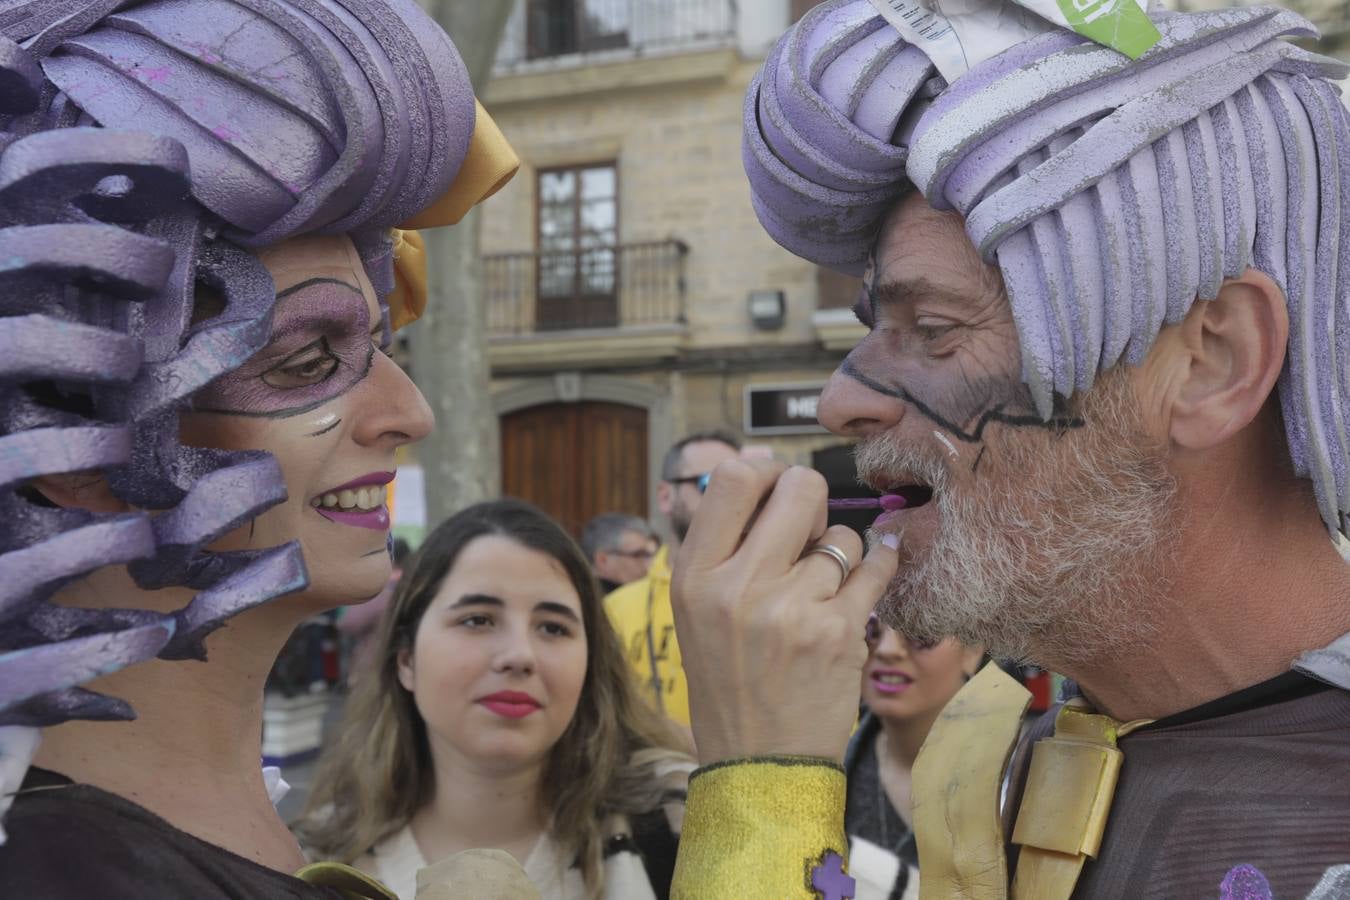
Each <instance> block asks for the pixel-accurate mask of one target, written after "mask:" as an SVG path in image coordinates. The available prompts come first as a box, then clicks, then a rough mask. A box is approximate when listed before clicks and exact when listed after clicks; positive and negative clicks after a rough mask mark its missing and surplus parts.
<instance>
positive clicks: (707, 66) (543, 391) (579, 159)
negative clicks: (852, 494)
mask: <svg viewBox="0 0 1350 900" xmlns="http://www.w3.org/2000/svg"><path fill="white" fill-rule="evenodd" d="M559 6H560V5H559V4H557V3H539V4H536V3H533V2H529V0H522V2H521V3H520V5H519V7H518V8H517V11H516V13H515V15H514V16H513V19H512V21H511V23H510V25H509V26H508V29H507V34H506V37H505V39H504V41H503V43H502V46H501V48H500V50H499V53H498V66H497V69H496V71H495V72H494V76H493V79H492V81H491V82H490V84H489V85H488V87H487V90H486V94H485V97H484V102H485V103H486V105H487V106H488V108H489V109H491V110H492V114H493V117H494V118H495V119H496V121H497V122H498V123H499V124H500V126H501V128H502V130H503V131H504V132H505V134H506V136H507V137H508V138H509V139H510V141H511V143H512V145H513V146H514V147H515V148H516V149H517V151H518V152H519V154H520V156H521V158H522V160H523V163H524V164H523V166H522V168H521V172H520V174H519V175H518V176H517V177H516V178H515V180H514V181H513V182H511V183H510V184H509V185H507V186H506V188H504V189H503V190H502V192H501V193H500V194H499V195H497V196H496V197H494V199H493V202H492V203H489V204H487V205H486V206H485V207H484V208H483V211H482V216H481V220H480V222H481V232H480V251H481V254H482V265H483V269H482V272H483V281H484V288H485V293H486V302H487V304H488V313H487V315H488V327H489V347H490V360H491V365H492V374H493V393H494V403H495V406H496V409H497V411H498V413H499V415H500V416H501V419H500V421H501V426H502V448H503V450H502V456H503V472H502V475H503V489H504V491H505V492H506V493H509V494H515V495H518V496H524V497H526V498H527V499H531V500H534V501H536V502H539V503H541V505H544V506H545V508H547V509H549V510H550V511H551V512H553V513H554V514H555V515H558V516H559V517H560V518H562V519H563V520H564V521H565V522H567V523H568V524H569V525H571V526H572V527H574V528H575V527H579V523H581V522H582V521H584V519H585V518H587V517H588V516H589V515H591V514H593V513H596V512H602V511H606V510H608V509H619V510H622V511H626V512H634V513H637V514H640V515H649V514H652V513H654V511H655V503H654V498H655V488H656V483H657V481H658V480H659V476H660V460H661V457H662V455H663V454H664V452H665V449H666V448H667V447H668V446H669V444H670V443H671V442H672V441H674V440H675V439H677V438H678V437H680V436H681V435H683V434H686V433H689V432H692V431H700V430H707V429H722V430H725V431H729V432H731V433H733V434H735V435H737V436H738V437H740V438H742V439H743V440H745V441H747V442H749V443H752V444H754V445H758V446H759V447H760V448H761V451H762V452H765V453H772V454H773V455H774V456H775V457H777V458H779V459H783V460H786V461H788V462H793V463H804V464H811V462H812V459H813V455H814V454H816V453H818V452H819V451H821V450H823V449H825V448H829V447H836V446H838V445H839V444H840V441H839V440H838V439H837V438H835V437H833V436H831V435H829V434H827V433H825V432H823V431H821V430H819V429H812V428H811V427H810V422H809V421H806V420H803V419H804V417H803V416H800V415H799V416H797V418H796V419H794V420H793V421H792V422H790V423H788V424H787V425H786V427H782V428H780V429H775V430H773V431H772V432H770V433H758V430H757V429H755V430H754V431H755V433H748V432H747V428H746V409H745V403H746V389H747V387H748V386H755V387H761V388H762V387H766V386H769V387H772V386H784V385H786V386H791V390H792V391H794V392H795V394H794V397H795V400H794V409H793V411H794V412H797V413H802V412H805V411H808V410H809V409H810V408H813V401H811V400H810V398H809V394H810V393H811V391H812V390H813V389H815V388H818V387H819V386H820V385H822V384H823V382H824V380H825V379H826V378H827V377H828V376H829V374H830V372H831V371H832V370H833V369H834V367H835V366H836V365H838V363H839V361H840V359H842V357H843V353H844V352H845V351H846V350H847V349H848V348H850V347H851V346H852V345H853V343H855V342H856V340H857V339H858V338H859V337H860V336H861V334H862V329H861V327H860V326H858V325H857V323H856V322H855V320H854V318H853V315H852V313H851V312H850V311H849V310H848V307H849V306H850V305H851V304H852V302H853V300H854V297H855V295H856V289H857V288H856V286H855V285H852V284H850V283H849V282H848V280H847V279H842V278H839V277H838V276H832V275H830V274H828V273H822V272H821V271H820V270H818V269H817V267H816V266H814V265H811V264H809V263H806V262H804V261H802V260H800V259H797V258H796V257H794V256H792V255H791V254H789V253H788V252H787V251H785V250H783V249H781V248H780V247H778V246H777V245H776V244H774V243H773V241H772V240H770V239H769V237H768V236H767V235H766V234H765V233H764V231H763V229H761V227H760V226H759V223H758V222H757V220H756V218H755V214H754V211H753V210H752V209H751V206H750V194H749V188H748V185H747V182H746V179H745V175H744V172H743V169H742V166H741V157H740V141H741V118H742V105H743V101H744V97H745V92H746V87H747V85H748V84H749V82H750V80H751V78H752V76H753V75H754V73H755V71H756V70H757V68H758V67H759V65H760V63H761V62H762V60H763V55H764V53H765V51H766V50H767V48H768V46H769V44H770V43H771V41H772V39H773V38H774V37H776V36H777V35H778V34H779V33H781V32H782V30H783V29H784V28H786V27H787V24H788V22H789V20H790V17H791V16H792V15H793V14H794V10H793V8H792V4H791V3H789V2H787V0H757V2H755V3H753V4H750V3H744V2H741V3H733V2H731V0H674V2H658V0H636V2H634V0H629V2H625V3H622V4H606V3H604V2H598V3H597V2H586V3H582V2H576V3H573V4H562V6H571V7H572V8H573V9H576V8H578V7H580V8H590V9H591V10H592V13H593V14H594V15H596V16H597V17H598V18H599V19H600V21H598V22H593V23H590V24H586V23H582V24H581V25H577V24H576V23H566V24H565V26H564V28H563V29H562V33H558V32H556V31H555V32H551V33H550V32H549V31H548V29H547V27H545V26H544V25H541V22H542V21H546V18H543V16H544V14H547V13H552V14H553V15H554V16H555V18H556V16H557V10H558V8H559ZM607 6H622V7H623V11H622V13H621V14H620V15H618V16H617V17H616V19H612V20H605V18H604V13H605V10H606V7H607ZM532 12H533V13H534V14H535V16H536V18H533V19H532V17H531V13H532ZM606 27H608V28H610V29H611V30H612V31H611V32H610V33H608V34H606V33H605V29H606ZM615 32H617V33H615ZM597 33H598V36H597ZM588 41H589V42H590V44H591V46H590V47H586V46H584V45H586V44H587V42H588ZM567 51H571V52H567ZM587 180H589V182H590V183H591V184H592V186H593V188H594V189H593V190H591V193H590V195H587V194H586V187H585V183H586V182H587ZM752 310H753V313H754V314H753V315H752ZM785 411H786V410H784V412H785ZM784 432H792V433H784ZM798 432H806V433H798ZM562 473H569V475H568V480H569V482H571V474H570V473H577V475H576V481H575V482H573V483H567V484H559V483H557V479H558V478H559V476H560V475H561V474H562Z"/></svg>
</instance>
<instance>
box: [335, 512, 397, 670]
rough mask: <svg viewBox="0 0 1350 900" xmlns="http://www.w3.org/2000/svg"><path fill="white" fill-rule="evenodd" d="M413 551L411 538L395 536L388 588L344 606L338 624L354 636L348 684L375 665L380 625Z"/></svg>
mask: <svg viewBox="0 0 1350 900" xmlns="http://www.w3.org/2000/svg"><path fill="white" fill-rule="evenodd" d="M411 552H412V548H411V547H409V546H408V542H407V541H405V540H404V539H403V538H394V547H393V557H394V567H393V569H392V570H390V572H389V582H388V583H387V584H385V586H384V590H382V591H380V592H379V593H378V594H376V595H375V596H374V597H371V598H370V599H369V600H367V601H366V602H365V603H354V604H352V605H351V606H344V607H342V615H341V617H340V618H339V619H338V622H337V628H338V631H339V632H341V633H342V634H343V635H344V636H346V637H347V638H348V639H350V640H351V651H350V653H348V655H347V673H346V674H347V684H348V686H351V685H353V684H355V683H356V679H357V678H359V677H360V676H361V672H362V670H364V669H366V668H367V667H369V666H370V665H371V659H372V657H373V656H374V652H375V648H374V643H375V632H376V630H377V629H378V628H379V625H380V619H381V618H383V616H384V611H385V610H386V609H388V608H389V601H390V600H391V599H393V596H394V588H395V587H397V586H398V581H399V579H400V578H401V577H403V562H404V560H406V559H407V558H408V554H409V553H411Z"/></svg>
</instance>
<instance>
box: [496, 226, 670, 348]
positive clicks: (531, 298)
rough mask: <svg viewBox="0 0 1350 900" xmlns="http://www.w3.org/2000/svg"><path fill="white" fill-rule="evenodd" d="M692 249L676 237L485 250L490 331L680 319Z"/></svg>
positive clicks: (549, 329)
mask: <svg viewBox="0 0 1350 900" xmlns="http://www.w3.org/2000/svg"><path fill="white" fill-rule="evenodd" d="M688 253H689V247H688V246H687V245H686V244H685V243H684V242H683V241H678V240H674V239H671V240H665V241H648V242H644V243H633V244H620V245H618V246H609V247H595V248H591V249H586V250H577V251H568V252H544V253H497V254H491V255H487V256H484V257H483V288H484V294H485V296H486V298H487V327H488V333H489V334H491V335H498V336H500V335H525V334H534V333H536V332H555V331H568V330H573V329H595V328H625V327H632V326H638V325H676V324H681V323H683V322H684V321H685V310H684V293H685V291H684V258H685V256H686V255H687V254H688Z"/></svg>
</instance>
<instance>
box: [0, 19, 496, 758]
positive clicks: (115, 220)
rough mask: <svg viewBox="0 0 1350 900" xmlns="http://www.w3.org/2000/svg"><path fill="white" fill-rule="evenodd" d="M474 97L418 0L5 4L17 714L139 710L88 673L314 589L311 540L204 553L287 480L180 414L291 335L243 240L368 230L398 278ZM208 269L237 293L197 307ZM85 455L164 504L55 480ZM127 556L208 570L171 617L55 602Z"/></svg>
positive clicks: (154, 564)
mask: <svg viewBox="0 0 1350 900" xmlns="http://www.w3.org/2000/svg"><path fill="white" fill-rule="evenodd" d="M474 120H475V105H474V99H473V91H472V88H471V87H470V85H469V82H468V77H467V74H466V72H465V70H464V67H463V65H462V63H461V62H460V60H459V57H458V54H457V53H456V52H455V49H454V47H453V46H452V45H451V43H450V42H449V40H448V39H447V38H446V36H445V34H444V33H443V32H442V31H441V30H440V29H439V28H438V27H436V25H435V24H434V23H433V22H432V21H431V20H430V19H429V18H428V17H427V16H426V14H425V13H424V12H422V10H421V9H420V8H419V7H418V6H417V5H416V3H415V2H413V0H151V2H129V0H93V2H91V0H0V522H3V525H0V730H3V729H5V728H6V727H7V726H18V727H40V726H47V725H52V724H56V723H59V722H62V721H65V720H67V719H70V718H86V719H108V718H130V717H131V716H132V715H133V712H132V710H131V709H130V708H129V707H128V706H127V705H126V704H125V703H123V702H122V701H119V700H117V699H115V698H110V697H104V696H100V695H97V694H93V693H91V692H89V691H86V690H83V689H81V688H80V687H79V685H80V684H82V683H83V682H86V681H88V680H90V679H92V678H95V677H98V676H100V675H103V674H106V673H108V672H112V671H114V670H116V669H118V668H121V667H123V666H126V665H130V664H132V663H135V662H138V661H142V660H146V659H150V658H153V657H156V656H158V657H160V658H163V659H187V658H194V659H202V658H204V657H205V648H204V645H203V641H204V639H205V638H206V636H207V635H209V634H210V633H211V632H212V631H213V630H215V629H216V628H218V627H219V626H220V625H221V624H222V623H223V622H224V621H225V620H226V619H228V618H229V617H230V616H232V615H235V614H236V613H238V612H240V611H241V610H244V609H248V608H250V607H252V606H256V605H258V604H260V603H265V602H267V601H269V600H271V599H273V598H275V597H278V596H281V595H283V594H288V593H292V592H294V591H297V590H300V589H302V588H304V586H305V585H306V584H307V577H306V574H305V569H304V563H303V560H302V558H301V553H300V549H299V547H298V545H297V544H295V543H291V544H286V545H283V546H279V547H273V548H268V549H263V550H250V551H241V552H230V553H223V552H208V551H206V550H204V548H205V547H206V546H208V545H210V544H211V543H212V542H214V541H216V540H218V539H219V538H220V537H221V536H222V535H224V534H226V533H228V532H229V531H231V530H233V529H235V528H237V527H238V526H239V525H241V524H242V523H244V522H247V521H248V520H249V519H251V518H254V517H256V516H257V515H259V514H260V513H262V512H263V511H264V510H266V509H268V508H269V507H271V506H273V505H275V504H277V503H279V502H281V501H282V500H284V499H285V496H286V492H285V487H284V484H283V482H282V479H281V472H280V468H279V466H278V465H277V463H276V461H275V460H274V459H273V458H272V457H271V456H270V455H269V454H266V453H261V452H228V451H223V450H213V449H205V448H195V447H185V446H183V445H181V444H180V443H179V441H178V430H179V416H180V413H181V412H182V411H184V410H185V409H187V408H188V407H189V406H190V404H191V402H192V396H193V394H194V393H195V392H197V391H198V390H199V389H201V388H202V387H204V386H205V385H207V384H209V383H211V382H212V381H214V380H216V379H217V378H219V377H220V376H222V375H225V374H227V373H229V372H232V371H233V370H235V369H237V368H238V367H239V366H241V365H242V364H243V363H245V362H246V361H247V360H248V359H249V358H250V357H251V356H253V354H255V353H256V352H257V351H258V350H259V349H260V348H261V347H263V346H264V344H266V343H267V341H268V339H269V335H270V333H271V324H272V308H273V305H274V303H275V289H274V286H273V283H272V279H271V277H270V275H269V274H268V272H267V270H266V269H265V268H264V267H263V265H262V264H261V263H260V262H259V261H258V260H257V259H256V258H255V257H254V256H252V255H251V254H249V253H247V252H245V248H257V247H264V246H268V245H272V244H275V243H278V242H280V241H282V240H284V239H286V238H288V237H292V236H295V235H299V234H307V233H321V234H348V235H349V236H350V237H351V239H352V241H353V243H354V244H355V246H356V248H357V251H358V253H360V255H361V258H362V260H363V262H364V264H365V266H366V269H367V274H368V275H369V277H370V279H371V283H372V284H373V285H374V286H375V289H376V292H377V293H378V294H380V296H381V299H383V297H384V295H386V294H388V293H389V292H390V291H391V290H392V288H393V284H394V280H393V271H392V258H391V254H390V240H389V236H388V229H389V227H390V226H393V225H395V224H397V223H399V222H402V221H404V220H407V219H409V218H411V217H412V216H413V215H415V214H416V213H418V212H420V211H421V210H422V209H424V208H425V207H427V206H428V205H430V204H431V203H432V202H433V201H434V200H436V199H437V198H438V197H439V196H440V195H442V194H443V193H444V192H445V191H446V189H447V188H448V187H449V185H450V183H451V181H452V180H453V179H454V176H455V175H456V173H457V172H458V170H459V167H460V165H461V163H462V162H463V160H464V157H465V154H466V152H467V149H468V145H469V141H470V138H471V136H472V133H473V126H474ZM199 283H200V284H204V285H207V286H209V287H210V288H212V289H213V290H214V292H215V293H216V294H218V295H219V296H220V297H221V298H222V300H223V309H222V310H221V311H220V312H219V313H218V314H216V315H212V316H210V317H207V318H204V319H203V320H202V321H200V322H198V323H194V322H193V300H194V296H195V292H196V289H197V286H198V284H199ZM363 337H364V335H363ZM84 471H97V472H101V473H102V474H103V475H104V476H105V477H106V478H107V480H108V484H109V486H110V488H111V490H112V492H113V494H114V495H115V496H116V497H118V498H119V499H120V500H122V501H124V502H125V503H127V504H128V505H130V506H132V507H134V508H135V509H137V510H152V511H155V512H156V515H154V516H153V517H152V516H151V515H150V514H149V513H148V512H133V513H124V514H118V515H107V514H96V513H91V512H85V511H82V510H73V509H60V508H55V507H53V506H52V505H51V504H50V503H47V502H45V501H44V500H43V498H42V497H41V496H40V495H39V494H37V493H36V492H35V491H34V490H33V488H32V487H31V483H32V481H33V480H34V479H35V478H39V477H42V476H48V475H61V474H65V473H73V472H84ZM109 565H126V566H127V567H128V571H129V572H130V574H131V575H132V577H133V578H134V579H135V581H136V583H137V584H138V585H139V586H140V587H141V588H144V589H157V588H163V587H170V586H186V587H189V588H191V589H194V590H195V591H197V593H196V595H195V597H194V598H193V599H192V601H191V602H190V603H189V604H188V605H187V606H186V607H185V608H183V609H181V610H178V611H177V612H175V613H173V614H171V615H163V614H160V613H155V612H149V611H140V610H110V609H74V608H66V607H59V606H56V605H54V604H52V603H51V602H49V601H50V599H51V597H52V595H53V594H54V593H55V592H56V591H58V590H60V589H61V588H62V587H63V586H65V585H67V584H69V583H70V582H72V581H73V580H75V579H78V578H81V577H83V576H84V575H86V574H87V573H89V572H91V571H93V570H95V569H98V568H101V567H103V566H109ZM7 733H8V734H11V735H13V734H14V732H13V731H10V732H7Z"/></svg>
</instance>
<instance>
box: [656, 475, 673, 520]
mask: <svg viewBox="0 0 1350 900" xmlns="http://www.w3.org/2000/svg"><path fill="white" fill-rule="evenodd" d="M656 506H657V508H658V509H660V510H661V512H662V514H664V515H667V516H668V515H670V511H671V510H672V509H674V508H675V485H673V484H671V483H670V482H669V481H663V482H661V483H660V484H658V485H657V486H656Z"/></svg>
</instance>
